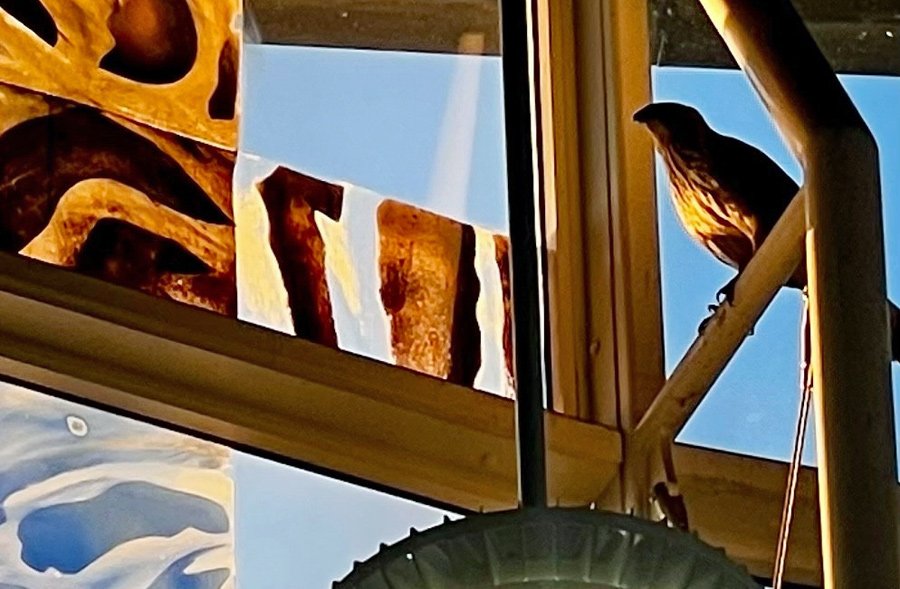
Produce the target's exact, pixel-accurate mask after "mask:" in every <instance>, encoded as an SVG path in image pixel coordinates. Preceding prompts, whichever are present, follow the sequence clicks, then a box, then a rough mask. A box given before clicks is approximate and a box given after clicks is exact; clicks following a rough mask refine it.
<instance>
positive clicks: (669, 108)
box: [634, 102, 710, 147]
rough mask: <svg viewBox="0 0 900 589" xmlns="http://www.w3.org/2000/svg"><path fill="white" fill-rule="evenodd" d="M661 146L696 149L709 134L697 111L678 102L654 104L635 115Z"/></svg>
mask: <svg viewBox="0 0 900 589" xmlns="http://www.w3.org/2000/svg"><path fill="white" fill-rule="evenodd" d="M634 120H635V122H638V123H641V124H642V125H645V126H646V127H647V130H648V131H650V133H652V134H653V138H654V139H655V140H656V142H657V143H658V144H659V145H660V146H684V147H696V146H697V143H698V142H699V141H702V139H703V137H704V136H705V135H706V133H708V132H709V130H710V129H709V125H707V124H706V121H705V120H703V115H701V114H700V113H699V112H698V111H697V109H695V108H693V107H690V106H687V105H684V104H678V103H677V102H653V103H650V104H648V105H647V106H645V107H643V108H642V109H640V110H639V111H637V112H636V113H634Z"/></svg>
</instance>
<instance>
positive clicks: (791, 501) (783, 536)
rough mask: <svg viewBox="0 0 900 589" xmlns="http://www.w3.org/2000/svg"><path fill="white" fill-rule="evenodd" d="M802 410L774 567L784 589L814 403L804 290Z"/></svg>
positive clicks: (779, 587)
mask: <svg viewBox="0 0 900 589" xmlns="http://www.w3.org/2000/svg"><path fill="white" fill-rule="evenodd" d="M800 342H801V344H800V355H801V361H800V362H801V363H800V391H801V392H800V413H799V415H798V416H797V430H796V431H795V433H794V450H793V453H792V455H791V463H790V467H789V469H788V482H787V489H786V491H785V495H784V507H783V508H782V511H781V528H780V529H779V530H778V546H777V549H776V553H775V571H774V573H773V574H772V579H773V581H772V583H773V586H774V589H782V585H783V583H784V569H785V565H786V564H787V552H788V541H789V539H790V535H791V522H792V521H793V519H794V506H795V503H796V499H797V483H798V481H799V480H800V468H801V466H802V464H801V461H802V459H803V442H804V439H805V437H806V426H807V423H808V421H809V407H810V405H811V404H812V390H813V374H812V368H811V366H810V354H811V351H810V334H809V297H808V296H807V293H806V290H804V291H803V324H802V327H801V334H800Z"/></svg>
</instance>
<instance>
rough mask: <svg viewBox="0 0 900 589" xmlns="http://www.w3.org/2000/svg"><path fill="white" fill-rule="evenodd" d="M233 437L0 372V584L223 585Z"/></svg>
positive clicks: (21, 588)
mask: <svg viewBox="0 0 900 589" xmlns="http://www.w3.org/2000/svg"><path fill="white" fill-rule="evenodd" d="M230 461H231V455H230V450H229V449H228V448H224V447H222V446H218V445H215V444H212V443H208V442H204V441H201V440H198V439H195V438H191V437H188V436H185V435H180V434H176V433H173V432H170V431H167V430H164V429H161V428H157V427H153V426H151V425H147V424H143V423H139V422H136V421H132V420H129V419H125V418H122V417H119V416H115V415H111V414H109V413H105V412H102V411H99V410H96V409H91V408H86V407H83V406H80V405H76V404H74V403H70V402H66V401H62V400H59V399H56V398H53V397H50V396H46V395H42V394H38V393H35V392H32V391H29V390H27V389H24V388H21V387H17V386H13V385H8V384H5V383H0V589H44V588H51V587H52V588H54V589H57V588H58V589H85V588H92V589H142V588H146V589H227V588H233V587H234V586H235V581H234V577H235V575H234V536H233V529H234V526H233V513H234V508H233V495H234V492H233V482H232V479H231V476H230Z"/></svg>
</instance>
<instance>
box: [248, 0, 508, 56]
mask: <svg viewBox="0 0 900 589" xmlns="http://www.w3.org/2000/svg"><path fill="white" fill-rule="evenodd" d="M246 6H247V20H248V27H249V28H250V29H251V30H252V32H253V33H252V34H253V40H254V41H258V42H262V43H270V44H279V45H315V46H324V47H349V48H357V49H389V50H405V51H426V52H441V53H456V52H458V51H459V52H463V50H462V48H461V47H460V39H462V38H463V37H465V36H471V35H478V36H481V37H482V38H483V40H484V42H483V46H482V47H481V48H480V49H479V51H478V53H484V54H489V55H497V54H499V52H500V38H499V37H500V36H499V22H500V20H499V14H498V10H497V6H498V3H497V0H384V1H381V2H372V1H371V0H247V1H246Z"/></svg>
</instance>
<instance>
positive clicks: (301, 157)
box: [235, 37, 512, 395]
mask: <svg viewBox="0 0 900 589" xmlns="http://www.w3.org/2000/svg"><path fill="white" fill-rule="evenodd" d="M463 41H464V42H465V43H468V44H471V45H473V46H477V45H478V43H480V41H479V40H478V39H477V38H474V37H473V38H471V39H470V38H466V39H464V40H463ZM476 48H477V47H476ZM244 62H245V88H246V92H245V102H244V104H245V113H246V116H245V119H244V121H243V124H242V132H243V135H242V146H241V148H242V153H241V156H240V158H239V160H238V167H237V172H236V176H235V221H236V243H237V256H238V260H237V273H238V278H237V282H238V300H239V310H238V316H239V317H240V318H241V319H244V320H247V321H251V322H254V323H259V324H262V325H265V326H268V327H271V328H274V329H278V330H280V331H283V332H286V333H291V334H295V335H298V336H300V337H303V338H305V339H310V340H312V341H316V342H318V343H321V344H325V345H329V346H332V347H339V348H340V349H343V350H347V351H352V352H356V353H359V354H362V355H365V356H368V357H371V358H376V359H379V360H383V361H388V362H393V363H396V364H398V365H400V366H404V367H407V368H411V369H414V370H418V371H421V372H425V373H427V374H431V375H433V376H437V377H439V378H443V379H448V380H450V381H452V382H456V383H459V384H463V385H466V386H475V387H477V388H479V389H482V390H487V391H491V392H495V393H500V394H505V395H511V391H512V388H511V378H510V373H511V370H510V366H509V360H510V347H511V346H510V341H509V339H510V338H509V332H510V325H509V321H510V318H509V313H508V307H509V301H508V299H509V289H508V275H507V273H508V262H507V255H508V254H507V249H508V246H507V242H506V238H505V237H503V235H502V234H501V233H499V232H498V231H497V229H500V230H502V229H503V228H504V226H505V225H506V222H505V209H504V198H503V169H504V166H503V149H502V137H503V133H502V130H501V125H502V121H501V116H500V71H499V61H498V59H497V58H490V57H482V56H477V55H453V56H451V55H430V54H409V53H391V52H369V51H356V50H334V49H330V50H326V49H312V48H282V47H277V48H276V47H261V46H252V45H251V46H248V47H246V49H245V59H244ZM479 225H487V226H488V227H494V228H496V229H493V230H489V229H483V228H481V227H479Z"/></svg>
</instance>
